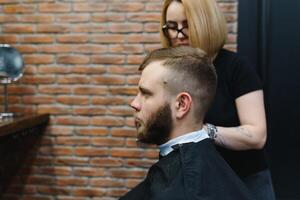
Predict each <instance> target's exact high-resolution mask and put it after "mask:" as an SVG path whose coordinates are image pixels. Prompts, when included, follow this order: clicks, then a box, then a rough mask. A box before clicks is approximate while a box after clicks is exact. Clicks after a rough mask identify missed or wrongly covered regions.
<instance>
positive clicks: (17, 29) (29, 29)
mask: <svg viewBox="0 0 300 200" xmlns="http://www.w3.org/2000/svg"><path fill="white" fill-rule="evenodd" d="M34 30H35V28H34V25H29V24H27V25H20V24H18V25H17V24H16V25H3V26H2V32H3V33H19V34H20V33H33V32H34Z"/></svg>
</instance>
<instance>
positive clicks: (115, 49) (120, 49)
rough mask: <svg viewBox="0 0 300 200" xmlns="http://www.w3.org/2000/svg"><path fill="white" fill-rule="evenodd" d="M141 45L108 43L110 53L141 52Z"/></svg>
mask: <svg viewBox="0 0 300 200" xmlns="http://www.w3.org/2000/svg"><path fill="white" fill-rule="evenodd" d="M143 50H144V49H143V46H142V45H141V44H131V45H125V44H116V45H109V52H111V53H126V54H132V53H143Z"/></svg>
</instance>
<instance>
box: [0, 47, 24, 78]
mask: <svg viewBox="0 0 300 200" xmlns="http://www.w3.org/2000/svg"><path fill="white" fill-rule="evenodd" d="M23 70H24V63H23V59H22V56H21V54H20V53H19V52H18V51H17V50H16V49H15V48H13V47H11V46H10V45H8V44H0V79H1V82H2V83H3V82H11V81H16V80H18V79H19V78H20V77H21V76H22V75H23Z"/></svg>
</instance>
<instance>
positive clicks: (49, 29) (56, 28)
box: [37, 24, 69, 33]
mask: <svg viewBox="0 0 300 200" xmlns="http://www.w3.org/2000/svg"><path fill="white" fill-rule="evenodd" d="M37 32H38V33H67V32H69V26H67V25H57V24H55V25H53V24H51V25H49V24H48V25H38V26H37Z"/></svg>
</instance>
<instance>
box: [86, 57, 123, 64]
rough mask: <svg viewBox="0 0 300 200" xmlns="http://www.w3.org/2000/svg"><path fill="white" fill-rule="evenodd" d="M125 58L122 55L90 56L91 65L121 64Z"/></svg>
mask: <svg viewBox="0 0 300 200" xmlns="http://www.w3.org/2000/svg"><path fill="white" fill-rule="evenodd" d="M124 62H125V56H123V55H106V56H104V55H94V56H92V63H94V64H100V63H101V64H123V63H124Z"/></svg>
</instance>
